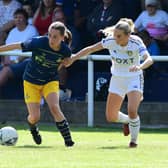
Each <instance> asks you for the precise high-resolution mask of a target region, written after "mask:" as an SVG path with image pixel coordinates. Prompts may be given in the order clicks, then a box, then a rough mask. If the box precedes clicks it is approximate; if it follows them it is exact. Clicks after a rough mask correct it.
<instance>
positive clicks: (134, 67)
mask: <svg viewBox="0 0 168 168" xmlns="http://www.w3.org/2000/svg"><path fill="white" fill-rule="evenodd" d="M140 70H141V68H140V66H136V65H134V66H132V67H130V68H129V71H130V72H137V71H140Z"/></svg>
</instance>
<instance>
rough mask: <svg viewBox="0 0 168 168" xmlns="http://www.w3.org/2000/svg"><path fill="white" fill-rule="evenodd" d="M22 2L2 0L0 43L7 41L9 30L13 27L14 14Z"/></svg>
mask: <svg viewBox="0 0 168 168" xmlns="http://www.w3.org/2000/svg"><path fill="white" fill-rule="evenodd" d="M20 7H21V4H20V3H19V2H17V1H15V0H1V1H0V45H2V44H4V43H5V39H6V37H7V34H8V32H9V31H10V30H11V29H12V28H13V26H14V22H13V14H14V12H15V11H16V9H18V8H20Z"/></svg>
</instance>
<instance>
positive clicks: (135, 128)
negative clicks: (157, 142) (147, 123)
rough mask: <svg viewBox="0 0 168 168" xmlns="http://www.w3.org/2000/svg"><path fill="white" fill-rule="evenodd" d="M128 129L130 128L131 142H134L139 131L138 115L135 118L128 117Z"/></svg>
mask: <svg viewBox="0 0 168 168" xmlns="http://www.w3.org/2000/svg"><path fill="white" fill-rule="evenodd" d="M129 130H130V135H131V142H134V143H136V142H137V138H138V134H139V131H140V118H139V116H138V117H137V118H135V119H130V120H129Z"/></svg>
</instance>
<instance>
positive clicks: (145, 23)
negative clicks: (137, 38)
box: [135, 0, 168, 54]
mask: <svg viewBox="0 0 168 168" xmlns="http://www.w3.org/2000/svg"><path fill="white" fill-rule="evenodd" d="M145 6H146V10H145V11H143V12H142V13H141V14H140V15H139V16H138V18H137V19H136V21H135V32H137V31H141V30H143V29H145V30H147V31H148V32H149V34H150V36H151V37H153V38H154V39H156V40H157V41H158V42H159V46H160V47H161V50H162V51H166V50H167V47H168V14H167V13H166V12H165V11H163V10H160V9H158V1H157V0H146V1H145ZM167 52H168V51H167ZM162 54H163V53H162Z"/></svg>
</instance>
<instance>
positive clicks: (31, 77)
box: [0, 22, 74, 147]
mask: <svg viewBox="0 0 168 168" xmlns="http://www.w3.org/2000/svg"><path fill="white" fill-rule="evenodd" d="M66 30H67V28H66V27H65V25H64V24H63V23H61V22H53V23H52V24H51V25H50V27H49V29H48V35H46V36H39V37H34V38H32V39H31V40H29V41H26V42H24V43H15V44H9V45H4V46H1V47H0V51H8V50H13V49H21V50H22V51H23V52H25V51H32V57H31V59H30V61H29V62H28V64H27V66H26V69H25V72H24V75H23V79H24V84H23V85H24V99H25V102H26V105H27V109H28V117H27V121H28V124H29V126H30V132H31V134H32V137H33V139H34V141H35V143H36V144H41V142H42V138H41V135H40V133H39V129H38V126H37V123H38V121H39V119H40V100H41V98H42V97H44V98H45V100H46V102H47V104H48V106H49V109H50V112H51V114H52V116H53V118H54V121H55V123H56V126H57V128H58V130H59V131H60V133H61V135H62V137H63V138H64V141H65V146H67V147H69V146H73V145H74V142H73V140H72V138H71V133H70V129H69V124H68V122H67V120H66V118H65V116H64V114H63V113H62V111H61V109H60V105H59V81H58V72H57V69H58V67H60V65H61V61H62V59H64V58H65V57H70V56H71V50H70V48H69V47H68V46H67V45H66V43H65V42H64V38H65V34H66Z"/></svg>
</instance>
